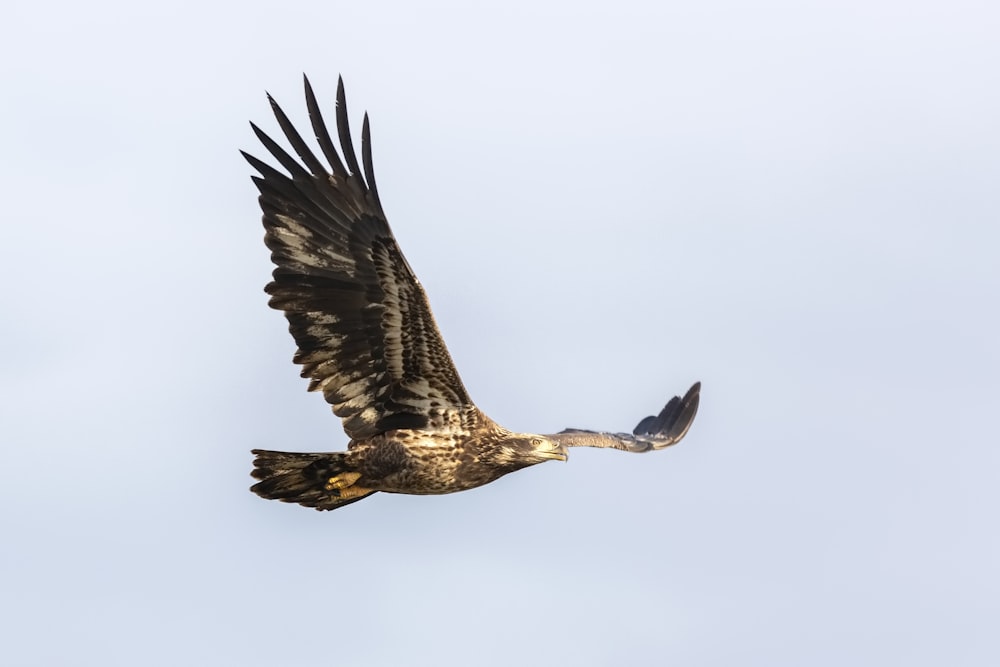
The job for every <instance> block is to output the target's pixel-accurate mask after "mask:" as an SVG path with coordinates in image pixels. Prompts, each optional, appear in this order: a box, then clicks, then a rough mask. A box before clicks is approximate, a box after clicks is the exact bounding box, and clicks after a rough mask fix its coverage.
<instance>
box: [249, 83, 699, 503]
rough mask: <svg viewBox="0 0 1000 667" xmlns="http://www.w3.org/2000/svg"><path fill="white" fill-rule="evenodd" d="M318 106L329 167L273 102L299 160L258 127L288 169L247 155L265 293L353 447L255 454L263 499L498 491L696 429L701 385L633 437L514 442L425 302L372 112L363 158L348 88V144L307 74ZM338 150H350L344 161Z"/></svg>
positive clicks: (342, 105) (343, 113)
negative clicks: (383, 187) (379, 154)
mask: <svg viewBox="0 0 1000 667" xmlns="http://www.w3.org/2000/svg"><path fill="white" fill-rule="evenodd" d="M304 81H305V97H306V107H307V109H308V111H309V119H310V122H311V125H312V130H313V134H314V135H315V138H316V144H317V145H318V146H319V149H320V151H321V153H322V155H323V157H324V158H325V159H326V164H324V163H323V162H322V161H321V160H320V158H319V157H317V155H316V154H315V153H314V152H313V150H312V149H311V148H310V147H309V145H308V144H307V143H306V141H305V140H303V138H302V136H301V135H300V134H299V133H298V131H297V130H296V129H295V128H294V127H293V126H292V124H291V122H289V120H288V117H287V116H286V115H285V113H284V112H283V111H282V110H281V107H279V106H278V104H277V103H276V102H275V101H274V99H273V98H271V96H270V95H268V101H269V102H270V104H271V109H272V110H273V112H274V115H275V117H276V118H277V121H278V126H279V127H280V128H281V131H282V132H283V133H284V135H285V138H286V139H287V141H288V143H289V144H290V145H291V147H292V149H293V150H294V152H295V154H296V155H297V156H298V159H296V158H294V157H292V156H291V155H290V154H289V153H288V152H286V151H285V150H284V149H283V148H282V147H281V146H279V145H278V144H277V143H276V142H275V141H274V140H273V139H271V138H270V137H269V136H268V135H267V134H265V133H264V132H263V131H262V130H261V129H260V128H258V127H257V126H256V125H254V124H253V123H251V127H252V128H253V131H254V133H255V134H256V135H257V138H258V139H260V141H261V143H262V144H263V145H264V147H265V148H266V149H267V150H268V152H269V153H270V154H271V156H272V157H273V158H274V159H275V160H276V161H277V162H278V164H280V165H281V167H283V168H284V170H285V173H283V172H282V171H280V170H278V169H275V168H274V167H271V166H270V165H268V164H267V163H265V162H263V161H261V160H259V159H257V158H255V157H253V156H252V155H249V154H247V153H246V152H243V156H244V157H245V158H246V159H247V161H248V162H249V163H250V165H251V166H252V167H253V168H254V169H255V170H257V172H258V173H259V174H260V175H259V176H254V177H253V181H254V183H255V184H256V185H257V188H258V190H259V191H260V197H259V202H260V207H261V209H262V210H263V212H264V218H263V219H264V229H265V230H266V233H265V236H264V242H265V243H266V244H267V247H268V248H269V249H270V250H271V260H272V261H273V262H274V264H275V266H276V268H275V269H274V273H273V280H272V281H271V282H270V283H269V284H268V285H267V287H266V288H265V291H266V292H267V293H268V294H269V295H270V296H271V298H270V302H269V305H270V306H271V307H272V308H275V309H277V310H281V311H284V313H285V317H286V318H287V319H288V325H289V331H290V332H291V334H292V337H293V338H294V339H295V343H296V345H297V347H298V350H297V352H296V354H295V357H294V361H295V363H297V364H300V365H301V366H302V377H304V378H309V380H310V383H309V390H310V391H320V392H322V393H323V396H324V398H326V401H327V402H328V403H329V404H330V405H331V406H332V408H333V413H334V414H335V415H337V416H338V417H340V418H341V420H343V426H344V431H345V432H346V433H347V435H348V436H349V437H350V442H349V443H348V445H347V451H342V452H330V453H293V452H278V451H269V450H262V449H255V450H253V454H254V455H255V457H256V458H255V459H254V469H253V472H252V475H253V477H254V478H256V479H257V480H259V481H257V483H256V484H254V485H253V486H252V487H251V490H252V491H253V492H254V493H256V494H257V495H259V496H261V497H263V498H270V499H275V500H281V501H284V502H290V503H298V504H300V505H305V506H306V507H314V508H316V509H318V510H332V509H337V508H338V507H343V506H344V505H348V504H350V503H353V502H356V501H358V500H361V499H362V498H366V497H368V496H370V495H371V494H373V493H376V492H378V491H384V492H386V493H406V494H419V495H426V494H443V493H453V492H455V491H464V490H466V489H472V488H474V487H477V486H481V485H483V484H488V483H490V482H492V481H494V480H496V479H498V478H500V477H501V476H503V475H506V474H507V473H511V472H514V471H516V470H520V469H521V468H525V467H527V466H530V465H534V464H536V463H542V462H544V461H553V460H555V461H565V460H567V458H568V453H569V451H568V448H570V447H605V448H611V449H619V450H622V451H626V452H648V451H653V450H658V449H663V448H665V447H669V446H670V445H673V444H675V443H677V442H679V441H680V440H681V438H683V437H684V435H685V434H686V433H687V431H688V429H689V428H690V427H691V423H692V421H693V420H694V417H695V413H696V412H697V411H698V400H699V394H700V390H701V384H700V383H697V382H696V383H695V384H694V385H693V386H692V387H691V388H690V389H689V390H688V391H687V393H686V394H684V396H683V397H678V396H675V397H673V398H671V399H670V400H669V401H668V402H667V404H666V407H664V408H663V410H662V411H660V413H659V414H658V415H656V416H650V417H646V418H645V419H643V420H642V421H640V422H639V425H638V426H636V427H635V429H634V430H633V431H632V433H604V432H598V431H585V430H580V429H567V430H565V431H562V432H560V433H555V434H551V435H536V434H533V433H514V432H511V431H509V430H507V429H506V428H504V427H503V426H501V425H499V424H497V423H496V422H494V421H493V420H492V419H490V418H489V417H487V416H486V414H484V413H483V412H482V411H481V410H480V409H479V408H478V407H476V405H475V403H473V402H472V399H471V398H470V397H469V394H468V392H467V391H466V389H465V387H464V386H463V384H462V380H461V379H460V378H459V376H458V371H457V370H456V369H455V365H454V363H453V362H452V359H451V356H450V355H449V354H448V350H447V348H446V347H445V344H444V340H442V338H441V334H440V332H439V331H438V328H437V325H436V324H435V323H434V317H433V315H432V314H431V309H430V305H429V303H428V301H427V295H426V294H425V293H424V290H423V287H421V285H420V282H419V281H418V280H417V277H416V275H414V273H413V270H412V269H411V268H410V265H409V264H408V263H407V261H406V259H405V258H404V257H403V253H402V251H401V250H400V249H399V246H398V245H397V243H396V239H395V238H394V237H393V235H392V231H391V230H390V229H389V223H388V222H387V220H386V216H385V213H384V212H383V210H382V204H381V203H380V202H379V196H378V189H377V188H376V186H375V175H374V172H373V170H372V153H371V136H370V131H369V125H368V115H367V114H365V117H364V124H363V125H362V130H361V163H359V162H358V158H357V155H356V154H355V152H354V145H353V142H352V140H351V131H350V127H349V125H348V117H347V104H346V101H345V96H344V83H343V79H340V80H339V81H338V86H337V105H336V119H337V140H336V141H335V140H334V139H333V137H332V136H331V134H330V132H329V130H328V129H327V127H326V124H325V123H324V121H323V116H322V114H321V112H320V107H319V105H318V104H317V102H316V96H315V95H314V94H313V90H312V86H311V85H310V84H309V80H308V78H304ZM338 146H339V152H338Z"/></svg>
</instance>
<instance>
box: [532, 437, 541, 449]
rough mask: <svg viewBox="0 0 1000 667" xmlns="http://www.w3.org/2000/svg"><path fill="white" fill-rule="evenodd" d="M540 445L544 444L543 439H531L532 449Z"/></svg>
mask: <svg viewBox="0 0 1000 667" xmlns="http://www.w3.org/2000/svg"><path fill="white" fill-rule="evenodd" d="M540 444H542V439H541V438H532V439H531V446H532V447H537V446H538V445H540Z"/></svg>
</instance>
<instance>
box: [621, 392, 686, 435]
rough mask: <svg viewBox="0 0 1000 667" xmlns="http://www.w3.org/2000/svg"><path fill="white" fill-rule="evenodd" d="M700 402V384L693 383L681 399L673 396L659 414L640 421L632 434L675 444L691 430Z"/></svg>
mask: <svg viewBox="0 0 1000 667" xmlns="http://www.w3.org/2000/svg"><path fill="white" fill-rule="evenodd" d="M700 401H701V382H695V383H694V384H693V385H691V388H690V389H688V390H687V393H686V394H684V397H683V398H681V397H680V396H674V397H673V398H671V399H670V400H669V401H667V404H666V405H665V406H664V407H663V410H661V411H660V414H658V415H656V416H655V417H654V416H649V417H646V418H645V419H643V420H642V421H640V422H639V424H638V425H637V426H636V427H635V429H634V430H633V431H632V434H633V435H645V436H653V437H660V438H666V439H668V440H670V441H671V442H677V441H678V440H680V439H681V438H683V437H684V435H685V434H686V433H687V432H688V429H689V428H691V424H692V423H693V422H694V418H695V415H697V414H698V405H699V403H700Z"/></svg>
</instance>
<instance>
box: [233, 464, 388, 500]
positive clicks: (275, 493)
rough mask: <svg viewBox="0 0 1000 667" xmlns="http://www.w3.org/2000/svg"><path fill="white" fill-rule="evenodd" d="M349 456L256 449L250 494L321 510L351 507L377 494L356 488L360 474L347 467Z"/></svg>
mask: <svg viewBox="0 0 1000 667" xmlns="http://www.w3.org/2000/svg"><path fill="white" fill-rule="evenodd" d="M345 453H346V452H333V453H327V454H297V453H294V452H273V451H270V450H266V449H255V450H253V454H254V455H255V456H256V458H255V459H254V461H253V466H254V467H253V472H252V473H250V474H251V475H253V477H254V478H255V479H259V480H260V481H259V482H257V483H256V484H254V485H253V486H251V487H250V490H251V491H253V492H254V493H256V494H257V495H258V496H260V497H261V498H269V499H272V500H280V501H282V502H286V503H298V504H300V505H305V506H306V507H315V508H316V509H318V510H333V509H337V508H338V507H343V506H344V505H350V504H351V503H353V502H357V501H358V500H361V499H362V498H366V497H368V496H370V495H371V494H373V493H375V492H374V491H372V490H369V489H364V488H360V487H358V486H355V482H356V481H357V479H358V477H360V475H358V473H356V472H353V471H351V470H349V469H348V468H347V466H346V465H345V461H344V458H345V456H344V455H345Z"/></svg>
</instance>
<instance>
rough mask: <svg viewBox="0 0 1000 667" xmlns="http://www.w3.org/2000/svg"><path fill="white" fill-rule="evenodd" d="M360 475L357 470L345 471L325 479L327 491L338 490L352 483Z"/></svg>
mask: <svg viewBox="0 0 1000 667" xmlns="http://www.w3.org/2000/svg"><path fill="white" fill-rule="evenodd" d="M360 477H361V473H359V472H345V473H341V474H339V475H334V476H333V477H331V478H330V479H328V480H326V487H325V488H326V490H327V491H340V490H341V489H346V488H347V487H349V486H351V485H352V484H354V483H355V482H356V481H358V479H359V478H360Z"/></svg>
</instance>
